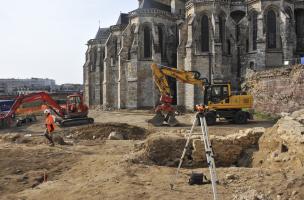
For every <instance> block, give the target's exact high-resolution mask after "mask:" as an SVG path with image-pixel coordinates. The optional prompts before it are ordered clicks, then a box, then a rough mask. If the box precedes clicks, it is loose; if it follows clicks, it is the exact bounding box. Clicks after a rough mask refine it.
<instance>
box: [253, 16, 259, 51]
mask: <svg viewBox="0 0 304 200" xmlns="http://www.w3.org/2000/svg"><path fill="white" fill-rule="evenodd" d="M257 39H258V15H257V14H256V13H254V14H253V15H252V50H257Z"/></svg>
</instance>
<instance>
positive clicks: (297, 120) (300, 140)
mask: <svg viewBox="0 0 304 200" xmlns="http://www.w3.org/2000/svg"><path fill="white" fill-rule="evenodd" d="M253 165H254V166H256V167H265V168H275V169H279V168H280V169H290V170H295V169H303V170H304V109H303V110H299V111H296V112H293V113H292V114H287V113H286V114H285V116H284V117H282V118H281V119H280V120H279V121H278V122H277V123H276V124H275V125H274V126H273V127H272V128H270V129H268V130H267V131H266V132H265V134H264V135H263V136H262V137H261V139H260V141H259V151H258V152H256V153H254V156H253Z"/></svg>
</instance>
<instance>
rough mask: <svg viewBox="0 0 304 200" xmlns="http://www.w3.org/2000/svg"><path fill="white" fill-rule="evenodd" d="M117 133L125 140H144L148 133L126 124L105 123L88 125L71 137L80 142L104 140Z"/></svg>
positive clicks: (73, 133)
mask: <svg viewBox="0 0 304 200" xmlns="http://www.w3.org/2000/svg"><path fill="white" fill-rule="evenodd" d="M112 132H115V133H117V134H120V135H122V136H123V139H124V140H143V139H145V138H146V137H147V135H148V131H147V130H146V129H144V128H140V127H137V126H132V125H128V124H124V123H104V124H94V125H88V126H85V127H82V128H78V129H74V130H72V131H71V133H70V135H69V137H71V138H73V139H79V140H97V139H99V140H103V139H107V138H108V137H109V135H110V134H111V133H112Z"/></svg>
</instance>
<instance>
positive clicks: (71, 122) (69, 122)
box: [58, 117, 94, 127]
mask: <svg viewBox="0 0 304 200" xmlns="http://www.w3.org/2000/svg"><path fill="white" fill-rule="evenodd" d="M93 123H94V119H93V118H90V117H85V118H72V119H63V120H61V121H59V122H58V124H59V126H61V127H70V126H79V125H85V124H93Z"/></svg>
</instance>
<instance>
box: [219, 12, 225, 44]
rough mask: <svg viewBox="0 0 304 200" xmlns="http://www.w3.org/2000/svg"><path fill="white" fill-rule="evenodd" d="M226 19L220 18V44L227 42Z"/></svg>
mask: <svg viewBox="0 0 304 200" xmlns="http://www.w3.org/2000/svg"><path fill="white" fill-rule="evenodd" d="M225 24H226V21H225V18H224V17H223V16H220V17H219V29H220V32H219V33H220V42H221V43H223V42H224V41H225V31H226V30H225Z"/></svg>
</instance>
